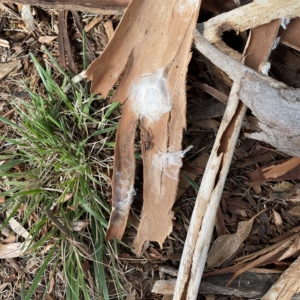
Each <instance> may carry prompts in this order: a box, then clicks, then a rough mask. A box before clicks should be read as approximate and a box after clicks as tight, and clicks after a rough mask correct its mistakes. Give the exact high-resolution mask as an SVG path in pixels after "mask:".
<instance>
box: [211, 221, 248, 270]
mask: <svg viewBox="0 0 300 300" xmlns="http://www.w3.org/2000/svg"><path fill="white" fill-rule="evenodd" d="M253 221H254V218H252V219H250V220H249V221H243V222H240V223H239V225H238V230H237V232H236V233H234V234H226V235H223V236H220V237H218V238H217V239H216V240H215V241H214V243H213V244H212V246H211V249H210V251H209V253H208V255H207V260H206V262H207V267H208V268H210V269H212V268H215V267H219V266H220V265H222V264H223V263H224V262H225V261H226V260H227V259H228V258H229V257H230V256H231V255H233V254H234V252H235V251H236V250H237V249H238V248H239V246H240V245H241V243H242V242H243V241H244V240H245V239H246V238H247V236H248V235H249V233H250V231H251V228H252V226H253Z"/></svg>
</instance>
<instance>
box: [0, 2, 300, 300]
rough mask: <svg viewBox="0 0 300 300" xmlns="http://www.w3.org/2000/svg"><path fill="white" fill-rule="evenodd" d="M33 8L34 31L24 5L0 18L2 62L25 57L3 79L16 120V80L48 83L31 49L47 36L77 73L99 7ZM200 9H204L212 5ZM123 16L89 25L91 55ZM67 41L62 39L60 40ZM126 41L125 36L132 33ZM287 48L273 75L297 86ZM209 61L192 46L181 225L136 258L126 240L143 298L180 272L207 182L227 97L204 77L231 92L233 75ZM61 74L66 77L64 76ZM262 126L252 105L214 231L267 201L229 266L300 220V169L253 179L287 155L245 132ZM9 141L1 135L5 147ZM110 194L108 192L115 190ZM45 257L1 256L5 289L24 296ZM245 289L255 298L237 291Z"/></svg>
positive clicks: (3, 295) (1, 93) (177, 221)
mask: <svg viewBox="0 0 300 300" xmlns="http://www.w3.org/2000/svg"><path fill="white" fill-rule="evenodd" d="M32 11H33V16H34V22H35V26H36V29H35V30H34V31H33V32H28V31H27V30H26V27H25V24H24V22H23V21H22V19H21V16H20V12H19V10H18V7H17V6H16V5H9V6H8V5H7V6H6V9H2V17H1V18H0V39H1V40H4V41H7V42H8V43H9V46H1V44H0V59H1V63H7V62H14V63H16V64H17V63H20V66H19V67H16V69H15V70H14V71H13V72H11V73H10V74H9V75H8V76H6V77H5V78H4V79H2V80H1V81H0V108H1V109H0V115H1V116H4V117H6V118H8V119H11V120H13V118H14V111H13V110H12V106H11V105H10V99H11V94H12V95H14V96H15V97H21V98H22V97H26V96H27V94H26V92H24V90H23V89H22V88H21V87H20V86H19V85H18V80H20V79H25V80H26V81H28V82H29V84H30V86H32V87H33V88H35V89H37V90H39V89H40V91H41V93H43V88H42V87H41V86H40V80H39V78H38V76H36V75H37V73H36V70H35V68H34V67H33V63H32V61H31V60H30V58H29V54H30V53H32V54H34V55H35V56H36V57H37V58H38V60H39V61H41V62H42V61H43V57H44V55H45V54H44V52H43V50H42V46H43V45H44V46H45V47H46V48H47V49H48V50H49V51H50V53H51V54H52V55H53V56H54V57H56V58H57V59H58V61H59V62H60V63H61V65H62V67H64V68H68V67H69V68H70V69H71V71H72V72H73V73H74V74H76V73H79V72H81V71H82V70H83V58H82V57H83V56H82V54H83V48H82V31H81V30H82V28H85V26H89V25H90V24H91V22H92V21H93V20H94V19H95V18H96V15H93V14H88V13H81V12H78V13H76V12H74V13H71V12H68V13H67V12H64V17H65V19H66V21H65V22H63V21H61V20H60V18H61V17H62V13H60V12H59V11H57V10H55V9H51V10H50V9H41V8H39V7H33V8H32ZM200 17H201V18H204V17H205V12H204V13H202V14H201V15H200ZM119 20H120V17H119V16H109V15H106V16H103V17H101V18H100V21H99V22H98V23H96V24H94V25H93V26H91V28H90V29H89V31H88V32H87V33H86V37H87V41H88V42H87V55H88V64H89V63H91V61H92V60H93V59H95V58H96V57H98V56H99V55H101V53H102V51H103V49H104V48H105V46H106V45H107V43H108V41H109V38H110V36H109V35H110V30H111V26H112V27H113V28H116V26H117V24H118V21H119ZM60 34H64V38H62V39H59V35H60ZM226 39H228V43H230V45H233V46H234V47H235V48H236V49H237V50H239V51H242V49H243V46H244V44H243V39H242V38H241V36H236V35H235V34H233V35H232V34H228V36H226ZM62 41H63V44H61V42H62ZM124 42H125V43H126V41H124ZM68 49H69V50H70V51H69V50H68ZM287 51H288V52H289V55H290V57H291V58H290V59H289V60H288V62H286V61H284V62H281V63H285V64H286V65H288V64H292V61H293V59H296V58H298V56H299V53H297V52H296V51H294V50H287V48H286V47H284V46H279V47H278V49H277V50H275V51H274V53H273V54H272V60H273V61H274V62H275V63H274V66H273V67H272V69H271V76H274V77H275V78H277V79H278V80H282V81H284V82H285V83H287V84H289V85H291V86H294V87H299V85H300V83H299V81H297V80H295V78H294V77H293V76H290V75H288V74H287V71H286V73H284V71H283V70H282V69H281V68H280V66H281V64H280V60H281V58H282V57H286V56H285V55H284V54H283V53H285V52H287ZM298 61H299V59H298ZM210 67H211V65H210V64H209V63H208V62H207V61H206V60H205V59H204V58H203V57H201V56H200V55H199V54H198V53H197V51H194V55H193V58H192V60H191V63H190V67H189V73H188V77H187V86H186V90H187V100H188V107H187V128H186V130H185V132H184V139H183V148H186V147H187V146H189V145H193V146H194V148H193V149H192V150H191V151H190V152H188V153H187V155H186V157H185V159H184V164H183V172H184V173H185V174H188V176H189V177H190V178H192V179H193V181H194V183H195V185H194V186H193V185H190V184H189V183H188V182H187V181H186V180H184V179H183V180H182V181H181V183H180V185H179V187H180V197H178V199H177V201H176V203H175V205H174V208H173V210H174V212H175V218H174V222H173V225H174V229H173V232H172V234H171V235H170V237H168V238H167V240H166V241H165V243H164V245H163V248H160V247H159V246H158V244H157V243H155V242H149V243H147V244H146V245H145V246H144V251H143V255H142V256H141V257H140V258H136V257H135V256H134V255H133V254H132V253H131V252H130V251H129V250H128V249H126V248H125V247H124V248H123V247H120V249H119V260H120V266H122V269H121V270H120V271H121V272H123V273H124V275H125V278H126V281H127V282H126V284H125V281H124V282H123V283H124V286H126V287H125V288H126V289H127V290H128V291H127V292H128V293H131V295H132V297H134V296H133V295H134V294H136V296H135V297H136V299H162V295H154V294H152V293H151V290H152V287H153V284H154V283H155V281H156V280H159V279H171V278H176V275H177V270H178V267H179V263H180V258H181V253H182V251H183V247H184V240H185V237H186V234H187V230H188V227H189V222H190V218H191V214H192V210H193V205H194V203H195V198H196V195H197V188H196V186H199V185H200V183H201V178H202V174H203V170H204V168H205V164H206V162H207V160H208V157H209V153H210V150H211V149H212V146H213V142H214V139H215V136H216V133H217V130H218V126H219V124H220V121H221V119H222V115H223V113H224V110H225V107H226V104H224V103H222V102H220V101H218V100H216V99H215V98H213V97H212V96H211V95H210V94H209V93H207V92H206V91H205V89H203V85H210V86H212V87H213V88H214V89H217V90H218V91H220V92H221V93H222V94H223V96H224V97H225V99H226V97H228V95H229V91H230V84H231V83H230V81H220V80H219V78H215V77H214V76H212V74H211V73H210V72H209V70H210ZM279 70H280V72H279ZM286 70H288V68H286ZM57 81H58V82H60V81H61V78H60V77H59V76H58V77H57ZM4 130H6V127H5V126H3V125H0V131H2V133H3V131H4ZM255 130H257V120H256V119H255V118H254V117H253V116H252V115H251V112H248V113H247V116H246V117H245V120H244V123H243V128H242V131H241V134H240V138H239V141H238V147H237V149H236V151H235V155H234V158H233V161H232V164H231V167H230V171H229V174H228V177H227V180H226V184H225V188H224V192H223V196H222V200H221V205H220V208H219V211H218V221H217V226H216V229H215V232H214V236H213V240H214V239H216V238H217V237H218V236H220V235H224V234H233V233H236V232H237V229H238V224H239V222H241V221H248V220H250V219H251V217H253V216H254V215H256V214H257V213H259V212H261V211H262V210H263V209H266V210H265V211H264V212H263V213H261V214H260V215H259V216H258V217H257V218H256V219H255V220H254V223H253V227H252V229H251V231H250V233H249V235H248V236H247V238H246V239H245V240H244V241H243V242H242V244H241V245H240V246H239V247H238V250H237V251H236V252H235V253H234V254H233V255H232V256H231V257H230V258H229V259H228V260H227V261H226V262H225V263H224V264H223V265H222V268H223V269H224V268H227V267H230V266H233V265H234V261H235V259H238V258H241V257H243V256H246V255H249V254H251V253H255V252H257V251H259V250H261V249H264V248H266V247H267V246H269V245H270V244H272V240H274V239H275V238H276V237H278V236H281V235H284V234H285V233H287V232H289V231H291V230H292V229H293V228H296V227H297V226H298V225H299V216H300V206H299V203H300V196H299V195H298V193H299V189H298V186H297V184H299V181H297V176H294V179H293V180H290V178H289V180H287V182H288V184H287V186H288V188H285V189H283V190H282V189H280V186H278V184H279V183H280V184H282V181H283V180H277V181H274V180H273V181H266V180H257V181H256V182H255V178H256V177H255V174H256V173H254V171H256V170H260V168H261V167H266V166H269V165H275V164H277V163H279V162H283V161H285V160H287V159H288V158H289V157H288V156H286V155H285V154H284V153H280V152H278V151H277V150H276V149H273V148H272V147H271V146H269V145H267V144H264V143H262V142H259V141H256V140H252V139H248V138H246V137H245V136H244V134H245V133H248V132H253V131H255ZM1 143H2V142H1V141H0V151H1ZM138 147H139V145H137V149H138ZM136 174H137V175H136V178H137V180H136V186H135V188H136V196H135V198H134V202H133V205H132V212H131V215H130V219H129V221H130V223H131V224H133V226H131V227H130V228H128V229H127V230H126V233H125V236H124V238H123V241H124V242H125V243H127V244H129V245H131V243H132V241H133V239H134V237H135V234H136V231H135V229H134V226H135V225H137V224H138V219H139V216H140V214H141V207H142V188H143V187H142V165H141V163H140V162H139V163H137V173H136ZM253 174H254V175H253ZM299 177H300V174H299V173H298V178H299ZM291 199H293V201H291ZM107 200H108V201H109V199H107ZM0 203H1V199H0ZM5 238H7V236H6V235H5V233H4V232H1V233H0V243H1V241H2V240H4V239H5ZM207 238H210V237H207ZM299 251H300V249H299V250H298V251H295V252H294V253H293V254H292V256H288V257H286V258H285V259H284V260H283V261H278V260H276V258H274V259H270V260H269V261H267V260H266V261H265V262H264V263H263V264H260V265H259V266H258V267H260V268H263V269H269V270H273V271H278V272H282V271H283V270H285V269H286V268H287V266H289V264H291V262H293V260H294V259H295V257H296V256H297V254H299ZM42 260H43V257H30V256H26V257H19V258H15V259H0V299H21V298H20V296H19V295H20V291H21V286H22V282H24V281H25V286H29V285H30V282H32V278H33V277H34V275H35V273H36V272H37V271H38V269H39V265H40V264H41V262H42ZM59 270H60V267H59V266H58V267H57V274H56V276H55V282H54V283H53V285H54V286H55V288H53V292H52V294H51V295H52V296H51V297H52V298H48V299H64V298H63V293H60V292H59V291H60V290H64V288H65V285H66V284H67V283H66V282H65V280H64V278H63V275H62V274H61V273H60V271H59ZM207 271H209V270H207ZM224 273H227V272H226V271H225V272H224ZM231 273H232V272H231ZM26 281H27V284H26ZM40 289H41V291H40V292H41V293H43V283H41V287H40ZM37 295H38V294H37ZM233 296H234V295H232V296H224V295H219V296H217V297H216V299H234V298H233ZM37 297H38V296H37ZM49 297H50V296H49ZM202 298H203V299H205V296H203V295H202V296H199V299H202ZM37 299H38V298H37ZM128 299H129V298H128ZM130 299H133V298H130ZM165 299H166V298H165ZM238 299H247V298H246V297H238Z"/></svg>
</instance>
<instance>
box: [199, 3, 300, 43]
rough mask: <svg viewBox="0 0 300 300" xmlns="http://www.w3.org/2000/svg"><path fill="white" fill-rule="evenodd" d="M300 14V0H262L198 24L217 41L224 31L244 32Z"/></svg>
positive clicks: (201, 29)
mask: <svg viewBox="0 0 300 300" xmlns="http://www.w3.org/2000/svg"><path fill="white" fill-rule="evenodd" d="M299 16H300V1H295V0H272V1H270V0H269V1H265V0H260V1H255V2H252V3H250V4H247V5H244V6H241V7H239V8H236V9H234V10H231V11H229V12H227V13H223V14H221V15H218V16H216V17H214V18H211V19H209V20H208V21H207V22H204V23H201V24H198V26H197V29H198V30H199V31H200V33H201V34H203V36H204V37H205V39H207V40H208V41H209V42H211V43H216V42H218V41H219V40H221V36H222V33H223V32H224V31H229V30H235V31H236V32H242V31H245V30H247V29H250V28H255V27H257V26H259V25H262V24H267V23H269V22H270V21H272V20H274V19H277V18H295V17H299Z"/></svg>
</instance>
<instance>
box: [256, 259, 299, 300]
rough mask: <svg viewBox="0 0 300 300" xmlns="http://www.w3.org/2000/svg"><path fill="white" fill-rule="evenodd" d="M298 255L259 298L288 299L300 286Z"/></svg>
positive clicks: (266, 299)
mask: <svg viewBox="0 0 300 300" xmlns="http://www.w3.org/2000/svg"><path fill="white" fill-rule="evenodd" d="M299 277H300V256H299V257H298V258H297V259H296V260H295V261H294V262H293V263H292V264H291V265H290V267H289V268H288V269H287V270H286V271H285V272H284V273H283V274H282V275H281V276H280V277H279V279H278V280H277V281H276V282H275V283H274V285H273V286H272V287H271V288H270V289H269V291H268V292H267V293H266V294H265V295H264V296H263V297H262V298H261V300H289V299H291V298H292V297H293V296H294V294H296V293H297V292H298V291H299V288H300V280H299Z"/></svg>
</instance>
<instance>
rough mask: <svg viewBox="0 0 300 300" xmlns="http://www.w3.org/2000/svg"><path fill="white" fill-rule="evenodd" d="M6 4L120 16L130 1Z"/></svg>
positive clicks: (21, 0) (64, 0) (10, 0)
mask: <svg viewBox="0 0 300 300" xmlns="http://www.w3.org/2000/svg"><path fill="white" fill-rule="evenodd" d="M4 2H6V3H20V4H29V5H37V6H41V7H46V8H52V9H59V10H60V9H61V10H79V11H85V12H90V13H94V14H103V15H121V14H123V12H124V9H125V8H126V7H127V5H128V4H129V3H130V0H82V1H77V2H74V1H72V0H57V1H55V0H50V1H49V0H39V1H37V0H17V1H15V0H5V1H4Z"/></svg>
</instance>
